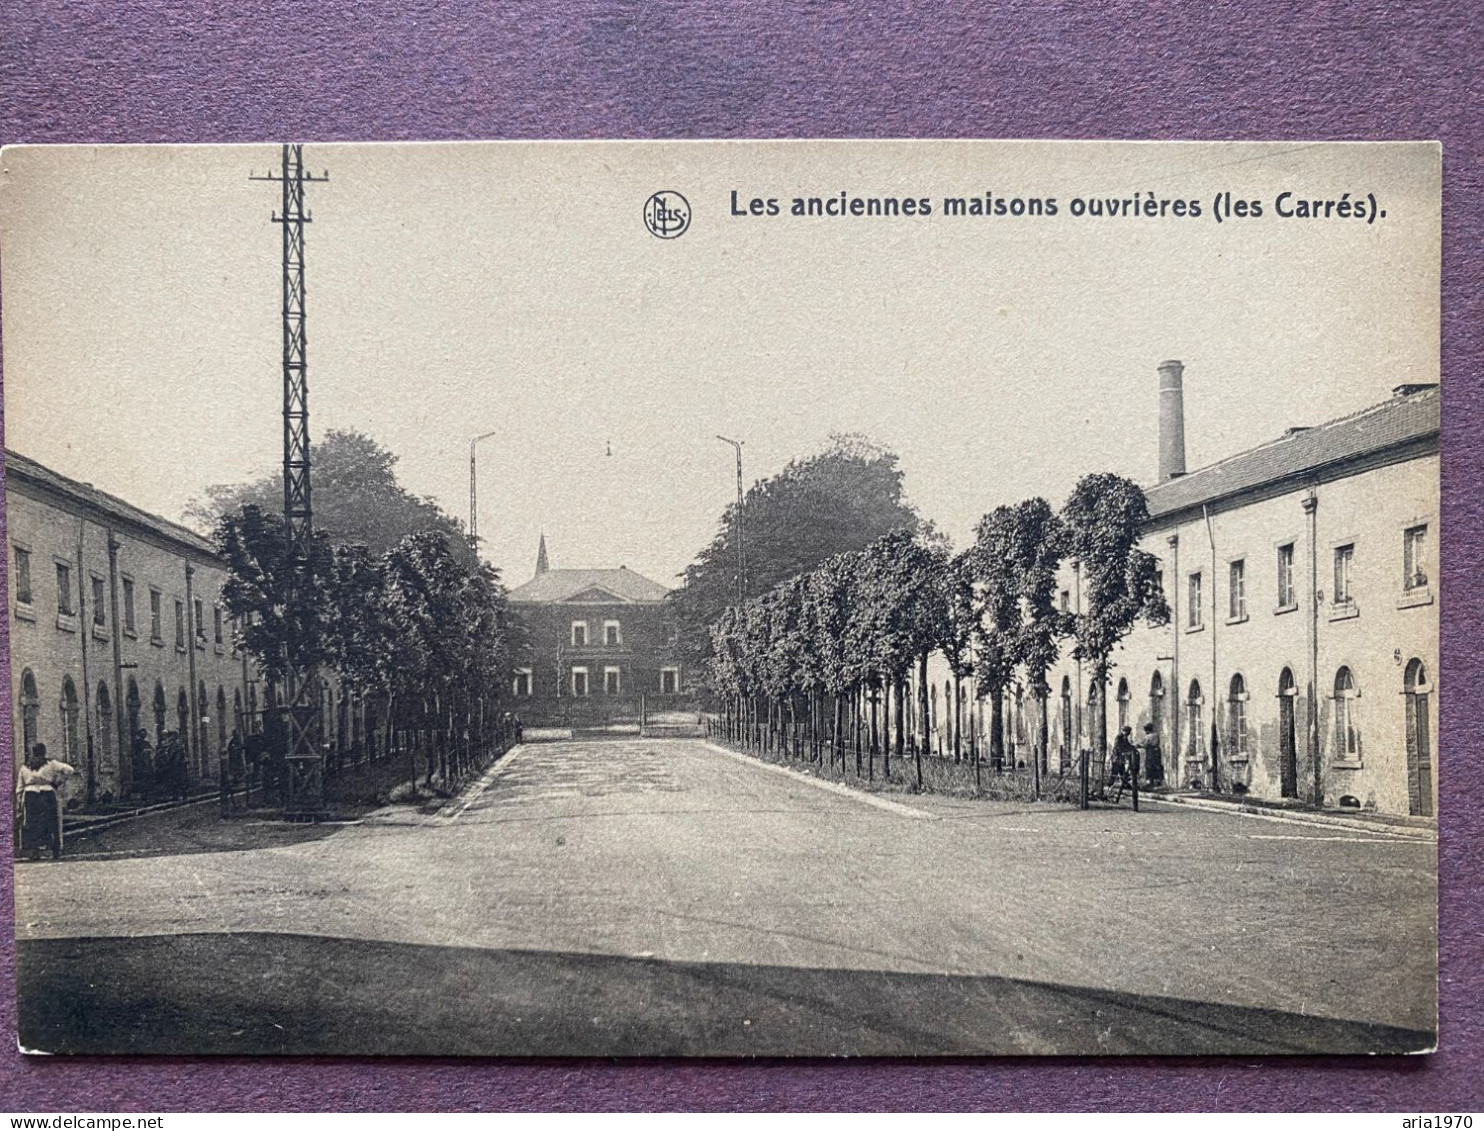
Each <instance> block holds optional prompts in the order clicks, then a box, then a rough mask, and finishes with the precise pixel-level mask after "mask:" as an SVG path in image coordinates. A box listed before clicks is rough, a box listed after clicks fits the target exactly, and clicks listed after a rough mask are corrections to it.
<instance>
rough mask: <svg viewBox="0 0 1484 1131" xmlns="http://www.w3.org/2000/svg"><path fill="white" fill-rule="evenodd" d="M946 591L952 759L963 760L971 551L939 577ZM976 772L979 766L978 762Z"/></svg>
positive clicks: (972, 613) (970, 659) (971, 624)
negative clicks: (951, 685) (963, 689)
mask: <svg viewBox="0 0 1484 1131" xmlns="http://www.w3.org/2000/svg"><path fill="white" fill-rule="evenodd" d="M939 582H940V584H941V586H942V589H943V594H942V597H941V602H942V610H943V619H942V625H941V627H942V635H941V639H940V640H939V641H938V650H939V651H940V652H942V653H943V658H944V660H945V661H946V662H947V664H948V670H949V672H950V673H951V674H952V675H953V760H954V761H955V762H957V761H959V760H960V759H961V758H962V757H963V709H962V705H961V692H962V688H963V681H964V679H965V677H967V676H970V675H972V674H973V672H974V637H975V631H974V630H975V625H976V623H977V611H976V609H975V603H974V556H973V550H972V548H970V549H968V550H965V551H964V552H963V553H961V554H959V555H957V556H956V557H954V558H952V559H951V560H950V561H948V562H946V563H945V564H944V567H943V569H942V570H941V572H940V574H939ZM975 773H976V774H977V773H978V763H977V761H976V762H975Z"/></svg>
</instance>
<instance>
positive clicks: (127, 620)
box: [124, 577, 139, 636]
mask: <svg viewBox="0 0 1484 1131" xmlns="http://www.w3.org/2000/svg"><path fill="white" fill-rule="evenodd" d="M124 631H125V632H127V633H128V634H129V635H130V636H133V635H134V634H135V633H136V632H138V631H139V629H138V628H137V627H136V625H135V621H134V579H133V578H132V577H126V578H124Z"/></svg>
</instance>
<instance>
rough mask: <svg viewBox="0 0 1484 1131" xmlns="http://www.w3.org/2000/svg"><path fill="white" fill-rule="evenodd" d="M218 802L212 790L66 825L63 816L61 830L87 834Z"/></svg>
mask: <svg viewBox="0 0 1484 1131" xmlns="http://www.w3.org/2000/svg"><path fill="white" fill-rule="evenodd" d="M239 792H241V791H239ZM220 803H221V794H220V793H219V792H216V791H213V792H211V793H208V794H204V795H202V796H200V797H188V798H186V799H185V800H184V801H164V802H161V803H160V804H158V805H146V806H144V807H143V808H140V809H128V810H125V811H124V812H121V813H110V814H109V815H108V816H106V817H97V818H93V819H84V820H83V821H81V822H78V823H75V824H72V825H68V824H67V822H66V820H65V818H64V820H63V824H62V831H63V833H64V835H66V836H68V837H79V836H87V835H88V834H89V833H93V832H98V831H99V830H101V829H111V828H113V826H114V825H121V824H123V823H124V822H125V821H137V820H139V819H140V818H141V817H153V816H155V815H157V814H160V813H174V812H175V811H176V810H178V809H189V808H191V807H193V806H196V805H210V804H220Z"/></svg>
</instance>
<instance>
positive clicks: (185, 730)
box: [175, 687, 191, 743]
mask: <svg viewBox="0 0 1484 1131" xmlns="http://www.w3.org/2000/svg"><path fill="white" fill-rule="evenodd" d="M175 730H176V733H177V734H179V735H180V741H181V742H182V743H185V742H189V741H190V740H191V699H190V696H188V695H187V694H186V689H185V688H184V687H182V688H181V689H180V690H179V692H177V693H176V696H175Z"/></svg>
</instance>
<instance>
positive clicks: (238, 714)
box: [232, 687, 247, 734]
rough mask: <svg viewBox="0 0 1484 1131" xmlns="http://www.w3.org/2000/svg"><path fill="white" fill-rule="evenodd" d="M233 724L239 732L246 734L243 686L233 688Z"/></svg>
mask: <svg viewBox="0 0 1484 1131" xmlns="http://www.w3.org/2000/svg"><path fill="white" fill-rule="evenodd" d="M232 726H233V727H234V728H235V729H236V731H237V733H238V734H246V733H247V726H246V723H245V721H244V719H243V718H242V688H240V687H234V688H233V689H232Z"/></svg>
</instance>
